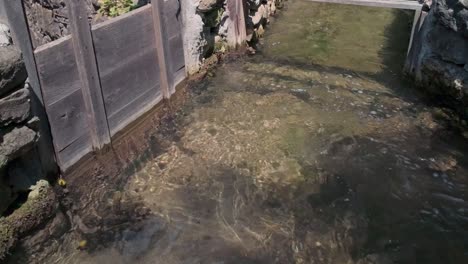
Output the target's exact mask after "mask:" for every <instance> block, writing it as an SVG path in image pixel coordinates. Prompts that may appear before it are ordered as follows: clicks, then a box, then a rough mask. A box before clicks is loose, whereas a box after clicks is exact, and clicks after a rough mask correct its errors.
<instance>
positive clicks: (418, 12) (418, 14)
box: [407, 8, 423, 55]
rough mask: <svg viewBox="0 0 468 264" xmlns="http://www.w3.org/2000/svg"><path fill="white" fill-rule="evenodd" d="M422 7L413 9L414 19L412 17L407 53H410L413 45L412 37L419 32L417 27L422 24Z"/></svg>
mask: <svg viewBox="0 0 468 264" xmlns="http://www.w3.org/2000/svg"><path fill="white" fill-rule="evenodd" d="M422 18H423V17H422V8H420V9H416V10H415V11H414V19H413V26H412V28H411V35H410V41H409V45H408V52H407V55H409V54H410V51H411V47H412V46H413V42H414V39H415V38H416V35H417V34H418V32H419V28H420V26H421V25H422V21H421V20H422Z"/></svg>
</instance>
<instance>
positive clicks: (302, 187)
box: [50, 0, 468, 264]
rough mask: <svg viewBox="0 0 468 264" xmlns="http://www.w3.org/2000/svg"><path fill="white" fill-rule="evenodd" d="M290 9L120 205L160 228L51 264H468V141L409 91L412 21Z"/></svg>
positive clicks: (118, 235) (366, 12) (67, 248)
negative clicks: (131, 200) (134, 202)
mask: <svg viewBox="0 0 468 264" xmlns="http://www.w3.org/2000/svg"><path fill="white" fill-rule="evenodd" d="M287 3H288V4H287V7H286V8H285V10H284V11H283V12H282V14H281V15H280V16H278V17H277V18H276V19H275V21H272V23H271V25H270V26H269V28H268V30H267V32H266V35H265V37H264V39H263V40H261V42H260V43H259V45H258V49H259V51H258V52H257V54H256V55H255V56H251V57H247V58H241V59H239V60H236V61H230V62H226V63H223V64H222V65H220V66H219V67H218V68H217V69H215V70H214V71H212V72H210V74H209V75H208V76H209V77H207V79H206V80H204V81H203V82H202V83H200V84H198V85H197V86H196V87H194V88H193V90H192V92H193V97H192V100H191V101H190V102H189V103H187V104H186V105H185V106H184V107H183V109H182V110H181V111H180V112H179V114H178V115H177V117H176V118H174V119H173V120H172V121H171V122H168V123H167V124H166V125H165V128H164V129H162V130H161V132H160V133H159V136H158V138H157V142H158V144H159V146H160V148H161V149H160V151H159V155H157V157H156V158H155V159H153V160H150V161H148V162H147V163H146V164H144V165H143V166H142V169H141V170H139V171H138V172H136V173H135V174H134V175H132V176H131V177H129V178H128V181H127V182H126V183H125V184H124V188H122V189H121V190H118V191H117V190H116V191H115V192H114V193H113V196H112V197H116V196H117V197H126V196H129V197H130V196H131V197H138V201H139V203H140V204H143V205H144V208H146V210H147V213H146V214H145V217H143V218H142V219H141V220H139V221H133V220H132V222H130V223H127V224H126V225H125V228H120V227H115V226H114V227H112V228H110V229H108V230H105V231H102V230H101V231H102V232H96V233H92V232H91V234H90V235H88V236H86V241H87V245H88V246H87V248H86V249H85V250H77V249H76V247H77V244H78V243H79V240H80V239H83V238H80V236H78V235H73V234H72V233H73V232H71V233H70V234H68V235H67V238H64V240H63V241H62V242H61V243H63V246H62V248H63V250H61V251H59V252H57V253H55V254H53V256H52V257H51V259H50V263H114V264H119V263H164V264H179V263H184V264H192V263H193V264H196V263H197V264H198V263H210V264H221V263H223V264H234V263H243V264H244V263H298V264H299V263H359V264H364V263H375V264H380V263H468V202H467V194H468V185H467V184H468V178H467V175H468V156H467V155H466V152H467V151H468V144H467V142H468V141H467V138H466V136H467V134H466V133H465V137H464V135H463V130H461V129H459V126H460V122H459V121H458V120H457V119H456V118H455V117H454V115H452V113H451V112H450V111H448V110H445V109H443V108H440V107H437V106H435V105H432V104H430V103H429V102H427V101H426V100H424V99H423V98H424V97H423V96H422V95H421V94H420V93H418V92H417V91H416V89H415V88H414V87H412V85H411V84H410V83H408V82H406V81H405V80H404V77H403V75H402V68H403V63H404V59H405V55H406V51H407V48H408V47H407V46H408V39H409V32H410V28H411V23H412V14H411V12H406V11H402V10H391V9H382V8H368V7H356V6H346V5H329V4H317V3H310V2H307V1H303V0H290V1H289V2H287ZM112 202H113V199H109V203H110V204H112Z"/></svg>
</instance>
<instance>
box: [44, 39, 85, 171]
mask: <svg viewBox="0 0 468 264" xmlns="http://www.w3.org/2000/svg"><path fill="white" fill-rule="evenodd" d="M35 58H36V62H37V70H38V75H39V79H40V82H41V86H42V91H43V96H44V104H45V107H46V110H47V116H48V118H49V124H50V129H51V133H52V137H53V143H54V146H55V150H56V155H57V160H58V162H59V165H60V167H61V169H62V170H66V169H67V168H68V166H70V165H72V164H73V161H75V160H78V159H79V158H81V157H83V155H84V154H86V153H83V151H82V150H85V149H91V148H92V145H91V138H90V136H89V133H88V119H87V117H86V109H85V105H84V101H83V94H82V91H81V87H82V83H81V80H80V77H79V73H78V67H77V65H76V61H75V55H74V51H73V43H72V41H71V37H64V38H61V39H59V40H56V41H54V42H51V43H48V44H46V45H44V46H41V47H39V48H38V49H36V51H35ZM77 144H81V145H80V146H77ZM72 149H80V151H76V152H73V151H71V150H72Z"/></svg>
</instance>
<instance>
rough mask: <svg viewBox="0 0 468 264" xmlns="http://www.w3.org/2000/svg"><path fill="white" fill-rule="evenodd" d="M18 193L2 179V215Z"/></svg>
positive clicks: (0, 197) (0, 185) (0, 203)
mask: <svg viewBox="0 0 468 264" xmlns="http://www.w3.org/2000/svg"><path fill="white" fill-rule="evenodd" d="M15 199H16V195H15V194H14V193H13V191H12V189H11V188H10V186H8V184H7V183H5V182H4V181H3V179H0V215H2V214H3V213H4V212H5V210H6V209H7V208H8V207H9V206H10V205H11V203H12V202H14V201H15Z"/></svg>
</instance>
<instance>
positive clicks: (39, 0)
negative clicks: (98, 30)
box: [22, 0, 151, 47]
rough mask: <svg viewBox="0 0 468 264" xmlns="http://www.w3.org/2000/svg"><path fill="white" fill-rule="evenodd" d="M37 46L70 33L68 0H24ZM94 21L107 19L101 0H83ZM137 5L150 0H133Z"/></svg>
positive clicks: (34, 42)
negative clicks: (101, 7)
mask: <svg viewBox="0 0 468 264" xmlns="http://www.w3.org/2000/svg"><path fill="white" fill-rule="evenodd" d="M22 1H23V2H24V6H25V9H26V13H27V17H28V23H29V26H30V28H31V35H32V39H33V44H34V46H35V47H38V46H40V45H43V44H46V43H48V42H51V41H54V40H56V39H59V38H61V37H63V36H66V35H68V34H69V29H68V9H67V5H66V0H22ZM83 1H85V3H86V7H87V9H88V14H89V18H90V19H91V20H92V22H93V23H98V22H100V21H102V20H105V19H106V18H105V17H101V16H99V15H98V10H99V8H100V1H99V0H83ZM133 2H134V4H135V6H141V5H145V4H147V3H149V2H151V1H150V0H133Z"/></svg>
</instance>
